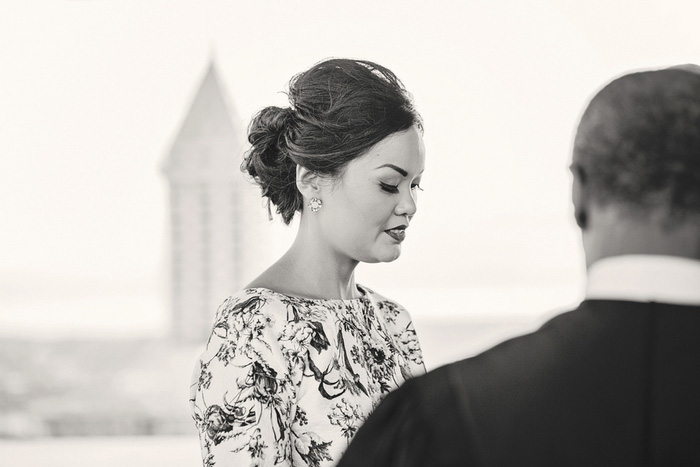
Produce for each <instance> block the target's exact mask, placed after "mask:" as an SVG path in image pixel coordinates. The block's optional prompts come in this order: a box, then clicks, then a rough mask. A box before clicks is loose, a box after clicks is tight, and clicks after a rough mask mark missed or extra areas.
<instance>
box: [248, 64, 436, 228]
mask: <svg viewBox="0 0 700 467" xmlns="http://www.w3.org/2000/svg"><path fill="white" fill-rule="evenodd" d="M288 98H289V104H290V106H289V107H287V108H281V107H266V108H264V109H262V110H261V111H260V112H258V114H257V115H255V117H253V120H252V121H251V123H250V126H249V128H248V141H249V142H250V144H251V145H252V148H251V149H250V150H249V151H248V153H247V154H246V157H245V160H244V161H243V164H242V165H241V170H243V171H244V172H247V173H248V174H249V175H250V176H251V177H253V179H254V180H255V182H256V183H257V184H258V185H260V188H261V190H262V195H263V196H264V197H267V198H268V210H270V203H272V204H274V205H275V206H276V208H277V213H279V214H280V215H281V216H282V220H284V222H285V224H289V223H290V222H291V220H292V218H293V217H294V214H295V213H296V212H297V211H301V210H302V209H303V198H302V196H301V193H300V192H299V190H298V189H297V186H296V166H297V164H298V165H300V166H302V167H305V168H307V169H308V170H310V171H312V172H314V173H316V174H318V175H321V176H324V177H329V178H337V177H338V176H340V175H342V171H343V169H344V168H345V166H346V165H347V164H348V163H349V162H350V161H352V160H353V159H355V158H357V157H359V156H361V155H363V154H364V153H366V152H367V151H368V150H369V149H370V148H371V147H372V146H374V145H375V144H377V143H379V142H380V141H382V140H383V139H384V138H386V137H387V136H389V135H392V134H394V133H397V132H400V131H404V130H408V129H409V128H411V127H412V126H414V125H416V126H417V127H418V128H420V129H421V130H422V121H421V117H420V115H419V114H418V112H417V111H416V110H415V109H414V107H413V102H412V99H411V96H410V94H409V93H408V92H407V91H406V89H405V88H404V86H403V84H402V83H401V81H400V80H399V79H398V78H397V77H396V75H394V73H392V72H391V71H390V70H388V69H386V68H384V67H383V66H381V65H378V64H376V63H372V62H369V61H364V60H349V59H330V60H326V61H323V62H321V63H318V64H316V65H314V66H313V67H312V68H310V69H309V70H307V71H305V72H302V73H299V74H298V75H296V76H294V77H293V78H292V79H291V81H290V82H289V92H288Z"/></svg>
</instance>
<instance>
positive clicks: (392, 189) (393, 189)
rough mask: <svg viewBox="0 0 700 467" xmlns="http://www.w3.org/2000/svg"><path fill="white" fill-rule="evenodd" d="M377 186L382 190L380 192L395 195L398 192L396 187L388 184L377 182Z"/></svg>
mask: <svg viewBox="0 0 700 467" xmlns="http://www.w3.org/2000/svg"><path fill="white" fill-rule="evenodd" d="M379 186H380V187H381V188H382V190H384V191H386V192H387V193H391V194H396V193H398V192H399V186H398V185H391V184H389V183H384V182H379Z"/></svg>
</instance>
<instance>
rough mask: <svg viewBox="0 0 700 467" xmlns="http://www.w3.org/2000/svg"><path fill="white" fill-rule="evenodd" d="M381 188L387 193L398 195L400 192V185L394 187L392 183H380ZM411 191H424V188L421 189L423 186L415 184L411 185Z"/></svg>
mask: <svg viewBox="0 0 700 467" xmlns="http://www.w3.org/2000/svg"><path fill="white" fill-rule="evenodd" d="M379 186H380V187H381V188H382V190H384V191H386V192H387V193H391V194H396V193H398V192H399V186H398V185H392V184H390V183H384V182H379ZM411 190H413V191H416V190H420V191H423V188H421V186H420V185H419V184H418V183H414V184H413V185H411Z"/></svg>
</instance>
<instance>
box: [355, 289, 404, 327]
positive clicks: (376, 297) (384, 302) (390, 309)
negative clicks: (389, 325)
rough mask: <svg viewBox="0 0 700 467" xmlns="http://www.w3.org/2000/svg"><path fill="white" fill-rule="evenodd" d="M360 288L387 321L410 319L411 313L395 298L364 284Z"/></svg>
mask: <svg viewBox="0 0 700 467" xmlns="http://www.w3.org/2000/svg"><path fill="white" fill-rule="evenodd" d="M360 289H362V290H363V291H364V293H365V296H366V297H368V298H369V299H370V301H372V302H374V303H376V306H377V308H378V309H379V311H380V312H382V313H383V314H384V315H385V317H386V318H387V319H388V320H389V321H391V322H393V321H402V322H405V321H411V315H410V314H409V312H408V310H407V309H406V308H405V307H404V306H403V305H401V304H400V303H399V302H397V301H396V300H393V299H391V298H388V297H386V296H384V295H382V294H380V293H377V292H375V291H374V290H373V289H370V288H369V287H366V286H364V285H362V286H360Z"/></svg>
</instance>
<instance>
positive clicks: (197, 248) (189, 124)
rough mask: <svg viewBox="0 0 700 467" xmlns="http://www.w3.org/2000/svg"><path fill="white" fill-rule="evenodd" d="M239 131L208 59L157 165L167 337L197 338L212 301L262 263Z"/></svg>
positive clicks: (258, 207) (206, 329)
mask: <svg viewBox="0 0 700 467" xmlns="http://www.w3.org/2000/svg"><path fill="white" fill-rule="evenodd" d="M245 148H246V146H245V134H244V131H243V128H242V125H241V122H240V120H239V118H238V117H237V115H236V114H235V112H234V111H233V109H232V107H230V106H229V105H227V99H226V93H225V92H224V91H223V89H222V87H221V82H220V80H219V77H218V75H217V71H216V67H215V65H214V63H213V62H212V63H211V64H210V66H209V69H208V70H207V72H206V75H205V76H204V79H203V80H202V83H201V85H200V87H199V90H198V91H197V94H196V96H195V98H194V100H193V101H192V104H191V106H190V108H189V111H188V113H187V114H186V116H185V119H184V122H183V123H182V127H181V128H180V130H179V131H178V133H177V136H176V137H175V140H174V142H173V145H172V148H171V149H170V152H169V154H168V155H167V157H166V160H165V163H164V164H163V172H164V173H165V175H166V177H167V179H168V182H169V189H170V238H171V256H170V260H171V263H170V307H171V317H172V330H171V331H172V337H173V338H174V339H176V340H178V341H181V342H203V341H204V340H206V338H207V337H208V335H209V333H210V332H211V327H212V322H213V317H214V313H215V311H216V308H217V306H218V305H219V304H220V303H221V302H222V301H223V300H224V299H225V298H226V297H227V296H229V295H231V294H233V293H235V292H236V291H237V290H238V289H240V288H241V287H243V286H244V285H245V284H246V283H247V282H249V281H250V280H252V279H253V277H254V276H253V274H254V273H256V272H259V271H258V270H259V269H260V268H259V265H260V263H261V261H264V258H262V256H263V255H264V252H263V248H262V246H263V245H264V241H263V239H262V236H263V234H264V232H265V226H264V224H265V222H266V216H265V210H264V208H263V207H262V206H263V205H262V201H261V200H260V195H259V191H258V189H257V187H256V186H254V185H252V184H251V183H250V182H249V181H248V180H247V179H246V178H245V177H244V175H243V174H242V173H241V171H240V169H239V167H240V164H241V161H242V158H243V152H244V150H245Z"/></svg>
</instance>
